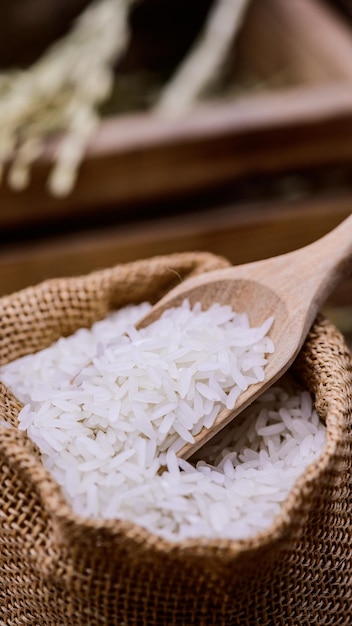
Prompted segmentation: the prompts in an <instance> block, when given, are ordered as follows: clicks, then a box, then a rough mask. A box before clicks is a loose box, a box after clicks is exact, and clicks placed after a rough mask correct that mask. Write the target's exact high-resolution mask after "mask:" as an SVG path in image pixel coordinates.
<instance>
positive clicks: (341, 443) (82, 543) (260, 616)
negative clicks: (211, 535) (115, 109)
mask: <svg viewBox="0 0 352 626" xmlns="http://www.w3.org/2000/svg"><path fill="white" fill-rule="evenodd" d="M226 265H227V262H226V261H225V260H223V259H221V258H218V257H215V256H213V255H210V254H203V253H199V254H196V253H194V254H193V253H189V254H188V253H187V254H180V255H171V256H166V257H158V258H153V259H149V260H144V261H138V262H135V263H130V264H126V265H123V266H118V267H115V268H113V269H108V270H103V271H100V272H95V273H93V274H90V275H88V276H85V277H79V278H66V279H55V280H51V281H47V282H44V283H42V284H40V285H38V286H37V287H34V288H29V289H26V290H23V291H21V292H19V293H15V294H13V295H10V296H7V297H4V298H2V299H0V363H1V364H4V363H7V362H9V361H11V360H13V359H15V358H17V357H19V356H22V355H24V354H28V353H31V352H34V351H38V350H40V349H42V348H44V347H47V346H49V345H50V344H51V343H53V342H54V341H55V340H57V339H58V338H59V337H60V336H63V335H69V334H70V333H73V332H74V331H75V330H76V329H77V328H79V327H82V326H90V325H91V324H92V323H93V322H94V321H96V320H98V319H101V318H103V317H104V316H105V315H106V314H107V313H108V311H110V310H111V309H116V308H118V307H121V306H124V305H126V304H127V303H136V302H141V301H143V300H150V301H152V302H153V301H156V300H157V299H158V298H159V297H160V296H161V295H163V294H164V293H165V292H166V291H167V290H168V289H170V288H171V287H172V286H174V285H175V284H176V283H177V282H179V281H180V280H181V279H184V278H187V277H188V276H190V275H193V274H195V273H197V272H198V273H199V272H204V271H208V270H211V269H216V268H220V267H225V266H226ZM294 370H295V371H294V374H295V375H296V376H298V377H299V378H300V379H301V381H302V384H304V385H305V387H306V388H308V389H309V390H310V391H311V393H312V394H313V395H314V397H315V402H316V406H317V409H318V411H319V414H320V416H321V418H322V419H323V420H324V421H325V424H326V431H327V443H326V446H325V448H324V450H323V452H322V454H321V456H320V457H319V458H318V460H317V461H316V462H314V463H313V464H311V465H310V466H309V467H308V469H306V470H305V471H304V473H303V474H302V475H301V477H300V478H299V479H298V480H297V482H296V483H295V485H294V487H293V489H292V491H291V492H290V495H289V497H288V498H287V500H286V501H285V503H284V504H283V507H282V511H281V513H280V515H279V516H278V517H277V519H276V520H275V522H274V523H273V524H272V526H271V527H270V528H269V529H267V530H266V531H265V532H263V533H261V534H259V535H256V536H254V537H253V538H251V539H249V540H244V541H229V540H205V539H199V540H187V541H183V542H175V543H173V542H168V541H165V540H163V539H161V538H159V537H157V536H154V535H152V534H150V533H148V532H147V531H146V530H144V529H142V528H140V527H138V525H135V524H132V523H128V522H122V521H119V520H113V521H109V522H102V521H97V520H95V521H93V520H84V519H81V518H78V517H77V516H75V515H74V514H73V513H72V511H71V509H70V507H69V505H68V504H67V503H66V501H65V500H64V498H63V495H62V493H61V491H60V489H59V487H58V486H57V485H56V483H55V481H54V480H53V478H51V476H50V475H49V473H48V472H47V471H46V470H45V469H44V467H43V466H42V465H41V462H40V458H39V454H38V451H37V450H36V448H35V446H34V445H32V443H31V442H30V441H29V440H28V438H27V437H26V435H25V433H23V432H20V431H18V430H17V428H16V423H17V414H18V411H19V409H20V407H21V405H20V403H19V402H18V401H17V400H16V398H15V397H14V396H13V395H12V394H11V393H10V391H9V390H8V389H6V388H5V386H4V385H2V386H1V389H0V420H1V421H0V424H1V426H0V456H1V487H0V519H1V530H0V542H1V544H0V548H1V553H0V565H1V579H0V603H1V605H0V623H1V624H2V625H3V624H4V625H6V626H15V625H16V626H17V625H20V624H21V625H28V624H31V625H33V626H41V625H46V626H90V625H91V626H98V625H111V626H157V625H163V626H173V625H175V626H200V625H203V626H235V625H241V626H246V625H253V626H256V625H258V626H272V625H275V624H278V625H282V626H304V625H307V626H311V625H312V624H313V625H316V626H324V625H326V626H327V625H330V624H331V625H334V626H336V625H338V624H340V625H344V626H347V625H348V624H350V623H352V621H351V603H352V526H351V524H352V512H351V506H352V502H351V494H352V484H351V481H352V479H351V475H352V472H351V459H352V434H351V408H352V405H351V389H352V376H351V359H350V355H349V352H348V350H347V348H346V346H345V343H344V340H343V338H342V336H341V335H340V333H339V332H338V331H337V330H336V329H335V328H334V327H333V326H332V324H331V323H330V322H328V321H327V320H326V319H325V318H322V317H320V318H318V319H317V320H316V322H315V324H314V326H313V328H312V330H311V332H310V334H309V337H308V339H307V341H306V343H305V345H304V347H303V349H302V351H301V353H300V355H299V357H298V359H297V360H296V363H295V366H294ZM3 422H7V424H8V425H9V426H5V425H4V423H3Z"/></svg>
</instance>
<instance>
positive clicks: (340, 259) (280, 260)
mask: <svg viewBox="0 0 352 626" xmlns="http://www.w3.org/2000/svg"><path fill="white" fill-rule="evenodd" d="M351 259H352V215H350V217H348V218H347V219H346V220H345V221H344V222H342V223H341V224H340V225H339V226H338V227H337V228H335V229H334V230H333V231H331V232H330V233H328V234H327V235H325V236H324V237H322V238H321V239H319V240H318V241H316V242H314V243H312V244H310V245H308V246H305V247H304V248H300V249H299V250H295V251H293V252H289V253H287V254H283V255H280V256H277V257H272V258H269V259H264V260H262V261H256V262H253V263H248V264H245V265H239V266H237V267H229V268H225V269H221V270H215V271H213V272H209V273H206V274H202V275H200V276H195V277H193V278H189V279H187V280H185V281H184V282H183V283H181V284H180V285H178V286H177V287H175V288H174V289H172V290H171V291H170V292H169V293H167V294H166V295H165V296H164V297H163V298H162V299H161V300H159V302H158V303H157V304H155V305H154V306H153V307H152V309H151V310H150V312H149V313H148V314H147V315H146V316H145V317H143V319H142V320H140V322H139V323H138V324H137V327H138V328H143V327H145V326H147V325H149V324H150V323H152V322H153V321H155V320H157V319H158V318H159V317H160V315H161V314H162V313H163V311H165V310H166V309H169V308H172V307H178V306H181V304H182V302H183V301H184V300H185V299H186V298H187V299H188V300H189V302H190V304H191V305H194V304H195V303H196V302H200V303H201V305H202V308H203V309H206V308H209V307H210V306H211V305H212V304H214V303H215V302H216V303H218V304H221V305H224V304H228V305H230V306H231V307H232V309H233V310H234V311H236V312H239V313H240V312H246V313H248V315H249V319H250V324H251V326H259V325H260V324H262V323H263V322H264V321H265V319H267V318H268V317H271V316H273V318H274V322H273V324H272V327H271V329H270V331H269V333H268V334H269V336H270V338H271V339H272V341H273V343H274V346H275V351H274V352H273V353H272V354H270V355H269V356H268V363H267V365H266V366H265V370H264V373H265V378H264V381H262V382H259V383H256V384H254V385H250V386H249V387H248V388H247V390H246V391H244V392H243V393H242V394H241V395H240V396H239V398H238V400H237V402H236V406H235V407H234V408H233V409H231V410H228V409H225V408H224V409H222V410H221V411H220V412H219V414H218V415H217V417H216V419H215V422H214V424H213V425H212V426H211V428H209V429H206V428H203V429H202V430H201V431H200V433H199V434H198V435H196V436H195V442H194V443H192V444H191V443H186V444H185V445H184V446H183V447H182V448H181V450H180V451H179V452H178V454H177V456H179V457H181V458H184V459H187V458H189V457H190V456H192V454H193V453H194V452H196V451H197V450H198V449H199V448H200V447H201V446H203V445H204V444H205V443H206V442H207V441H209V440H210V439H212V438H213V437H214V436H215V435H216V434H217V433H218V432H219V431H220V430H221V429H222V428H223V427H224V426H226V425H227V424H228V423H229V422H230V421H232V419H234V418H235V417H236V416H237V415H238V414H239V413H241V412H242V411H243V410H244V409H245V408H246V407H247V406H248V405H249V404H251V403H252V402H253V401H254V400H255V399H256V398H257V397H258V396H259V395H260V394H261V393H263V392H264V391H265V390H266V389H267V388H268V387H269V386H271V385H272V384H273V383H274V382H275V381H276V380H277V379H278V378H280V377H281V376H282V375H283V374H284V373H285V372H286V371H287V369H288V368H289V367H290V365H291V364H292V362H293V361H294V359H295V357H296V356H297V354H298V352H299V350H300V349H301V347H302V345H303V343H304V340H305V338H306V336H307V334H308V331H309V329H310V327H311V325H312V323H313V321H314V319H315V317H316V315H317V313H318V311H319V309H320V307H321V305H322V304H323V303H324V302H325V300H326V299H327V298H328V297H329V295H330V294H331V293H332V291H333V290H334V288H335V287H336V285H337V284H338V283H339V282H340V281H341V280H342V279H343V278H344V277H345V276H347V275H348V274H349V273H350V270H351Z"/></svg>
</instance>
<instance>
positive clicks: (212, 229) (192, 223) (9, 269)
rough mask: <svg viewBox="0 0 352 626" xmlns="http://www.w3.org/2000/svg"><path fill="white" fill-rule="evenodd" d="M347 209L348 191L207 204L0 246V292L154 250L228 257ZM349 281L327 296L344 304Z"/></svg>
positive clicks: (290, 240) (302, 233)
mask: <svg viewBox="0 0 352 626" xmlns="http://www.w3.org/2000/svg"><path fill="white" fill-rule="evenodd" d="M351 212H352V194H348V195H345V196H341V197H339V196H334V197H331V196H327V197H324V196H323V197H320V198H319V197H316V198H315V199H307V200H299V199H297V200H296V201H294V202H287V203H283V202H276V203H274V202H270V203H256V204H253V203H252V204H250V203H247V204H241V205H239V204H237V205H229V206H222V207H221V206H214V207H213V208H211V209H208V210H206V211H205V210H204V211H196V212H194V213H188V214H184V215H182V216H180V215H177V216H171V217H160V218H159V219H154V220H140V221H136V222H134V223H130V224H125V225H120V226H119V225H117V226H115V227H108V228H101V229H99V230H98V229H97V230H95V231H82V232H80V233H76V234H71V235H61V236H57V237H52V238H50V239H47V240H43V241H38V242H32V243H27V244H21V245H17V246H9V247H8V248H7V249H6V248H3V249H2V250H1V251H0V294H6V293H10V292H13V291H17V290H19V289H21V288H23V287H26V286H29V285H33V284H36V283H38V282H40V281H42V280H44V279H47V278H52V277H57V276H73V275H79V274H86V273H88V272H90V271H93V270H96V269H100V268H104V267H111V266H113V265H115V264H117V263H124V262H128V261H132V260H136V259H140V258H147V257H151V256H155V255H158V254H170V253H172V252H182V251H191V250H204V251H209V252H213V253H214V254H219V255H222V256H224V257H226V258H227V259H229V260H230V261H231V263H233V264H240V263H246V262H249V261H253V260H258V259H261V258H266V257H269V256H274V255H277V254H281V253H284V252H288V251H290V250H293V249H295V248H299V247H301V246H304V245H306V244H308V243H310V242H311V241H314V240H315V239H317V238H319V237H321V236H322V235H323V234H325V233H326V232H328V231H329V230H331V229H332V228H334V226H336V225H337V224H338V223H339V222H340V221H342V220H343V219H344V218H345V217H347V216H348V215H349V214H350V213H351ZM351 287H352V281H346V282H345V283H344V284H343V285H341V287H340V288H339V289H337V290H336V291H335V293H334V296H333V298H332V302H333V303H335V304H352V289H351Z"/></svg>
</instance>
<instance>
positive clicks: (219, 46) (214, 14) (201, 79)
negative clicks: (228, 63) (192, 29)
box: [155, 0, 250, 115]
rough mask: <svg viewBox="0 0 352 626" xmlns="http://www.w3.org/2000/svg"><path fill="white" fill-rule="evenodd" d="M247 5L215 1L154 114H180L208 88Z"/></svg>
mask: <svg viewBox="0 0 352 626" xmlns="http://www.w3.org/2000/svg"><path fill="white" fill-rule="evenodd" d="M249 1H250V0H217V2H216V3H215V5H214V7H213V8H212V10H211V11H210V14H209V16H208V19H207V23H206V26H205V29H204V30H203V32H202V34H201V36H200V38H199V39H198V41H196V43H195V45H194V46H193V48H192V50H191V51H190V53H189V54H188V55H187V57H186V58H185V60H184V61H183V63H181V65H180V67H179V69H178V70H177V72H176V74H175V76H174V77H173V78H172V79H171V81H170V82H169V83H168V84H167V85H166V87H165V89H164V90H163V91H162V93H161V95H160V97H159V99H158V101H157V103H156V105H155V111H156V112H157V113H163V114H173V115H178V114H181V113H183V112H184V111H186V110H188V109H189V108H190V106H191V105H192V104H193V103H194V102H195V101H196V100H198V99H199V98H200V97H201V96H202V95H203V94H204V92H205V91H206V90H207V89H208V88H209V87H210V86H211V85H212V83H213V82H214V80H215V79H216V78H217V77H218V75H219V72H220V70H221V67H222V65H223V63H224V62H225V60H226V57H227V55H228V52H229V49H230V46H231V44H232V43H233V41H234V39H235V37H236V35H237V33H238V31H239V29H240V28H241V25H242V23H243V19H244V15H245V12H246V9H247V7H248V5H249Z"/></svg>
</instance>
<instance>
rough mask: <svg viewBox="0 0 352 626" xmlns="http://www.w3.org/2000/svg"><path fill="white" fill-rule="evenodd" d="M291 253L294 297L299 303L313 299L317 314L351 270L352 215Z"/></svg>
mask: <svg viewBox="0 0 352 626" xmlns="http://www.w3.org/2000/svg"><path fill="white" fill-rule="evenodd" d="M289 256H290V257H291V260H292V264H291V272H294V273H295V281H296V285H297V288H296V289H295V290H292V298H294V299H295V302H296V305H298V304H300V303H302V305H303V304H304V302H306V303H307V301H311V302H312V306H313V308H314V314H315V313H316V312H317V311H318V309H319V308H320V306H321V305H322V304H323V303H324V302H325V300H326V299H327V298H328V297H329V296H330V295H331V293H332V291H333V290H334V288H335V287H336V285H337V284H338V283H339V282H340V281H341V279H343V278H346V277H347V276H349V275H350V274H351V273H352V215H350V216H349V217H348V218H347V219H345V220H344V221H343V222H341V224H339V225H338V226H337V227H336V228H335V229H334V230H332V231H330V232H329V233H327V234H326V235H324V236H323V237H321V239H318V240H317V241H314V242H313V243H311V244H309V245H308V246H305V247H304V248H301V249H299V250H295V251H294V252H291V253H289ZM307 292H308V295H309V296H310V298H309V297H307Z"/></svg>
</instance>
